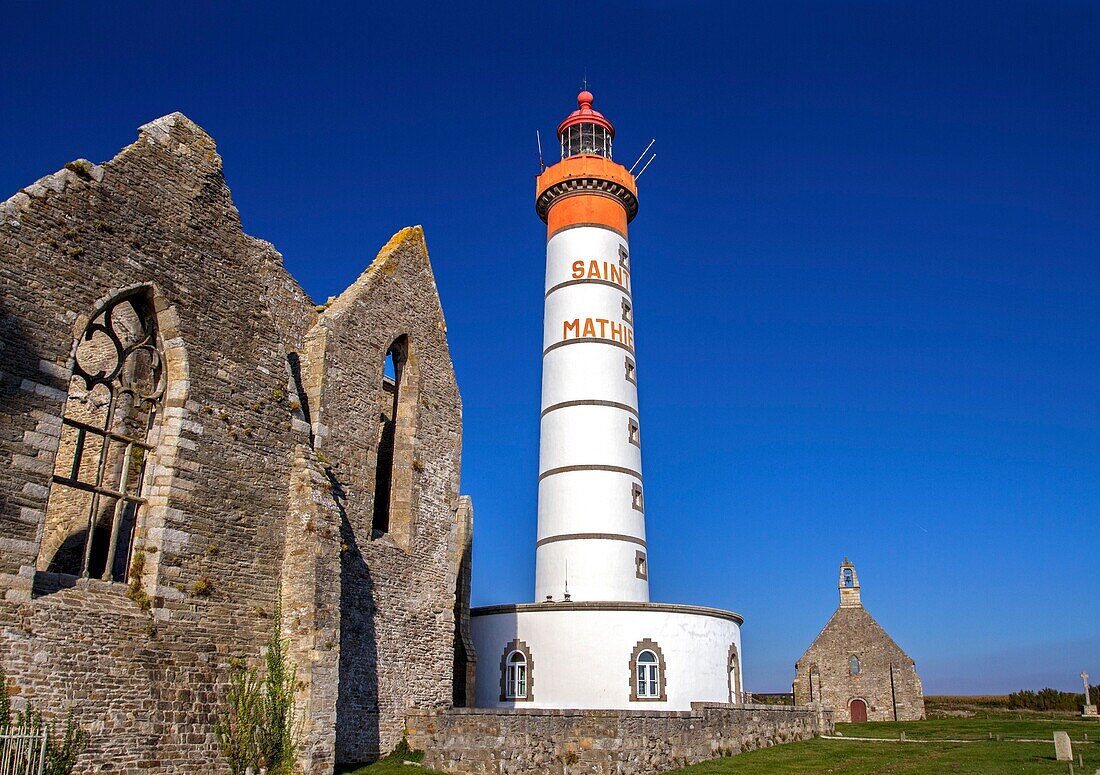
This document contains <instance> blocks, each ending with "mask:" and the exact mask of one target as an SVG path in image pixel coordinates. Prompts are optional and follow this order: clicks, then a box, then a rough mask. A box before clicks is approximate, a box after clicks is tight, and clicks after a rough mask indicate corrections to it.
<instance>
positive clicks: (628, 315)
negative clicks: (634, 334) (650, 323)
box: [623, 296, 633, 323]
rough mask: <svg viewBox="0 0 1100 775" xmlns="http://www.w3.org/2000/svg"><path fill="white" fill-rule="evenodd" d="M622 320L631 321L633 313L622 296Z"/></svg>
mask: <svg viewBox="0 0 1100 775" xmlns="http://www.w3.org/2000/svg"><path fill="white" fill-rule="evenodd" d="M623 322H625V323H632V322H633V315H632V314H631V308H630V302H629V301H628V300H627V298H626V297H625V296H624V297H623Z"/></svg>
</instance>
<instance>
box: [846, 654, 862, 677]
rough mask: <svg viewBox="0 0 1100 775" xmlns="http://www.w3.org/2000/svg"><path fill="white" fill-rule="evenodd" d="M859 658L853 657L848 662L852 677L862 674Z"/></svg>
mask: <svg viewBox="0 0 1100 775" xmlns="http://www.w3.org/2000/svg"><path fill="white" fill-rule="evenodd" d="M860 670H861V668H860V665H859V657H852V658H851V659H849V660H848V672H849V673H851V674H852V675H859V673H860Z"/></svg>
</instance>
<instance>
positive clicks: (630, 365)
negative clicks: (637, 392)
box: [626, 358, 638, 385]
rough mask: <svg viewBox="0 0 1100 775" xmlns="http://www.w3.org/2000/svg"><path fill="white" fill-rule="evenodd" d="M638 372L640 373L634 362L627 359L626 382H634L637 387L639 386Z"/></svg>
mask: <svg viewBox="0 0 1100 775" xmlns="http://www.w3.org/2000/svg"><path fill="white" fill-rule="evenodd" d="M637 371H638V370H637V367H636V366H635V365H634V360H633V359H632V358H627V359H626V381H627V382H633V383H634V384H635V385H637V384H638V374H637Z"/></svg>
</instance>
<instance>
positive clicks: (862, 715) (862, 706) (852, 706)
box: [848, 700, 867, 724]
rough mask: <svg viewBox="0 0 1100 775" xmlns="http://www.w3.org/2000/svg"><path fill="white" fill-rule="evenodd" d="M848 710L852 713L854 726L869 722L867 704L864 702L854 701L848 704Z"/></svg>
mask: <svg viewBox="0 0 1100 775" xmlns="http://www.w3.org/2000/svg"><path fill="white" fill-rule="evenodd" d="M848 710H849V711H850V712H851V716H852V723H853V724H859V723H861V722H863V721H866V720H867V703H866V702H864V701H863V700H852V701H851V702H850V703H849V704H848Z"/></svg>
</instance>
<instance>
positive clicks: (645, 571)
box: [634, 549, 649, 580]
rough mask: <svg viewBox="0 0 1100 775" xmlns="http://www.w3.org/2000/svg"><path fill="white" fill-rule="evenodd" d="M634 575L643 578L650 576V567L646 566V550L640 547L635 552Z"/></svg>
mask: <svg viewBox="0 0 1100 775" xmlns="http://www.w3.org/2000/svg"><path fill="white" fill-rule="evenodd" d="M634 575H635V576H636V577H637V578H640V579H643V580H646V579H648V578H649V568H647V567H646V558H645V552H643V551H641V550H640V549H639V550H638V551H636V552H634Z"/></svg>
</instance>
